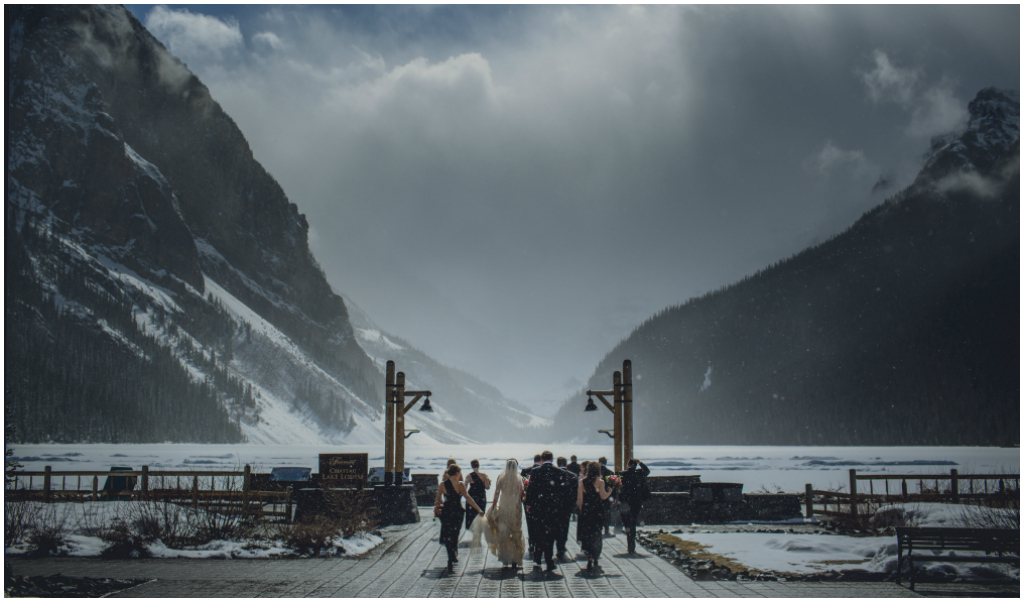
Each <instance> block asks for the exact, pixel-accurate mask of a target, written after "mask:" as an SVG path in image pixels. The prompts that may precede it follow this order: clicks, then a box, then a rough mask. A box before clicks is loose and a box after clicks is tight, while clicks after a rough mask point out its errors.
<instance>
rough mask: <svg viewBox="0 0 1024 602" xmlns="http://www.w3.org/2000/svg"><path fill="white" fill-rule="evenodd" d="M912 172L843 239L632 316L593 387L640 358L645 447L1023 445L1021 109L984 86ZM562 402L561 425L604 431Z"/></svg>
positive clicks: (1010, 96) (566, 429) (574, 403)
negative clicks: (966, 117)
mask: <svg viewBox="0 0 1024 602" xmlns="http://www.w3.org/2000/svg"><path fill="white" fill-rule="evenodd" d="M969 110H970V121H969V123H968V124H966V125H965V127H964V128H963V129H962V130H959V131H956V132H952V133H950V134H949V135H946V136H941V137H938V138H936V139H934V140H933V143H932V148H931V149H930V151H929V152H928V154H927V156H926V160H925V161H924V166H923V168H922V169H921V171H920V173H919V175H918V176H917V178H916V180H915V181H914V182H913V184H912V185H911V186H909V187H908V188H906V189H905V190H902V191H900V192H899V193H897V194H895V195H893V196H892V197H890V198H889V199H888V200H886V201H885V202H884V203H882V204H881V205H879V206H877V207H876V208H874V209H872V210H871V211H869V212H868V213H866V214H865V215H863V216H862V217H861V218H860V219H859V220H858V221H857V222H856V223H855V224H853V226H851V227H850V228H849V229H847V230H846V231H844V232H842V233H841V234H838V235H836V236H835V237H833V238H832V239H830V240H828V241H826V242H824V243H821V244H819V245H816V246H814V247H812V248H809V249H807V250H805V251H803V252H801V253H798V254H797V255H795V256H793V257H791V258H789V259H787V260H784V261H780V262H778V263H777V264H775V265H772V266H770V267H768V268H766V269H764V270H761V271H760V272H758V273H756V274H753V275H751V276H750V277H748V278H745V279H744V280H742V281H741V282H737V283H735V284H733V285H731V286H727V287H725V288H723V289H721V290H717V291H714V292H711V293H708V294H706V295H704V296H702V297H699V298H694V299H691V300H689V301H687V302H686V303H683V304H682V305H678V306H674V307H669V308H667V309H665V310H663V311H661V312H659V313H658V314H657V315H655V316H653V317H651V318H650V319H648V320H647V321H645V322H644V323H643V324H641V325H640V326H638V327H637V328H636V329H635V330H634V331H633V332H632V333H631V334H630V335H629V336H628V337H627V338H626V339H625V340H623V341H622V342H621V343H620V344H618V345H617V346H615V347H614V348H613V349H612V350H611V351H610V352H609V353H608V354H607V356H605V358H604V359H603V360H602V361H601V363H600V364H599V365H598V367H597V369H596V370H595V373H594V375H593V376H592V377H591V378H590V379H589V381H588V383H587V386H586V387H585V388H592V389H610V388H611V384H612V373H613V372H614V371H616V370H621V367H622V361H623V360H624V359H627V358H628V359H631V360H632V362H633V378H634V386H633V399H634V417H635V418H634V419H635V426H634V429H635V430H634V432H635V440H636V442H637V443H638V444H669V443H671V444H788V445H793V444H797V445H999V444H1008V443H1018V442H1019V441H1020V405H1019V399H1020V377H1019V359H1020V351H1019V349H1020V348H1019V340H1018V332H1019V311H1020V301H1019V270H1020V146H1019V138H1020V131H1019V128H1020V111H1019V96H1018V93H1017V92H1010V91H1001V90H995V89H986V90H983V91H981V92H980V93H979V94H978V95H977V97H976V98H975V99H974V100H973V101H972V102H971V103H970V105H969ZM584 401H585V395H583V393H578V394H577V395H576V396H574V397H573V398H572V399H570V400H568V401H567V402H565V404H564V405H563V406H562V408H561V409H560V410H559V412H558V414H557V415H556V417H555V424H554V427H553V430H554V432H555V433H565V434H568V435H569V436H570V437H575V438H576V440H580V441H600V440H601V438H602V437H604V435H598V434H596V433H595V430H596V429H598V428H608V427H609V426H611V414H610V413H606V412H604V411H601V412H594V413H591V414H584V413H583V403H584Z"/></svg>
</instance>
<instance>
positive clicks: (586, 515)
mask: <svg viewBox="0 0 1024 602" xmlns="http://www.w3.org/2000/svg"><path fill="white" fill-rule="evenodd" d="M586 475H587V476H586V478H584V479H581V480H580V488H579V493H578V494H577V498H576V505H577V506H578V507H579V509H580V522H579V527H578V530H577V533H578V539H579V543H580V547H581V548H583V551H584V552H585V553H586V554H587V571H588V572H591V571H593V572H599V571H600V570H601V567H600V566H598V564H597V560H598V559H599V558H600V557H601V548H602V547H604V542H603V538H602V536H601V531H602V530H603V529H604V500H606V499H608V496H609V495H611V493H612V492H611V491H610V490H608V489H607V488H606V487H605V486H604V479H603V478H601V465H600V464H598V463H597V462H592V463H590V464H589V465H587V473H586Z"/></svg>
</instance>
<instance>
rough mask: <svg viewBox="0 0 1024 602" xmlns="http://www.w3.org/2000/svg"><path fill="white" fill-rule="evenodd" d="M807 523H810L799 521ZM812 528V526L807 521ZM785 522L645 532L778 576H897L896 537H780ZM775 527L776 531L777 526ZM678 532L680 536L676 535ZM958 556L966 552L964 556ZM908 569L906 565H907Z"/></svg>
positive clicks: (912, 519) (917, 511)
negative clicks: (741, 528)
mask: <svg viewBox="0 0 1024 602" xmlns="http://www.w3.org/2000/svg"><path fill="white" fill-rule="evenodd" d="M893 512H899V513H901V514H903V515H905V517H906V518H905V520H906V521H907V524H908V526H917V527H968V526H973V525H975V524H976V523H975V520H976V518H977V517H978V516H979V515H990V516H991V515H1002V516H1008V515H1009V511H1007V510H994V509H985V508H976V507H966V506H955V505H951V504H933V503H927V504H925V503H922V504H906V505H898V506H888V507H885V508H881V509H879V513H893ZM799 522H804V521H799ZM805 524H806V523H805ZM786 526H787V525H785V524H775V525H765V524H761V525H758V527H759V530H761V531H773V532H768V533H764V532H761V533H758V532H732V531H730V532H722V531H721V530H718V529H713V528H706V527H701V526H699V525H649V526H646V527H644V528H643V529H642V530H648V531H655V532H656V531H658V530H663V531H666V532H668V533H671V534H673V535H674V536H675V537H678V538H680V539H682V540H684V541H690V542H695V543H697V544H700V545H701V546H705V547H706V549H704V550H703V551H704V552H707V553H710V554H717V555H720V556H724V557H726V558H729V559H730V560H733V561H735V562H737V563H738V564H741V565H743V566H745V567H747V568H749V569H756V570H758V571H773V572H776V573H793V574H798V575H799V574H812V573H822V572H826V571H845V570H864V571H868V572H873V573H891V572H893V571H894V570H895V569H896V552H897V545H896V537H895V535H887V536H873V537H872V536H868V537H864V536H860V537H854V536H848V535H833V534H826V533H779V532H777V531H785V530H786V529H785V527H786ZM773 527H775V528H773ZM673 532H674V533H673ZM958 554H964V552H959V553H958ZM948 555H950V553H948V552H947V553H942V554H941V555H937V557H936V560H935V562H931V563H919V564H918V566H919V567H920V566H922V565H923V566H924V568H925V569H926V570H932V571H941V572H943V573H946V574H951V575H961V576H970V577H974V578H988V579H996V578H1006V577H1012V578H1014V579H1020V569H1019V568H1016V567H1011V566H1009V565H1001V564H991V565H973V564H960V563H950V562H943V561H942V556H948ZM904 570H906V567H904Z"/></svg>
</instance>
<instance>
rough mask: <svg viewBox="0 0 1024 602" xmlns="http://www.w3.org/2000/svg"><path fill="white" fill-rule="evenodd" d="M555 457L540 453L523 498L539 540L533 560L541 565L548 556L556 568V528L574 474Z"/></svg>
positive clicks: (549, 563)
mask: <svg viewBox="0 0 1024 602" xmlns="http://www.w3.org/2000/svg"><path fill="white" fill-rule="evenodd" d="M554 459H555V455H554V454H552V453H551V452H549V451H545V452H544V453H542V454H541V465H540V466H538V467H536V468H534V469H533V470H531V471H530V486H529V487H527V488H526V498H525V499H524V500H523V505H524V506H525V507H526V513H527V515H530V516H533V520H534V527H533V530H534V536H535V537H536V539H537V543H536V545H535V546H534V557H533V561H534V562H535V563H537V567H538V568H539V567H540V564H541V561H542V559H546V560H547V570H549V571H553V570H555V555H554V547H555V528H556V527H557V526H558V523H559V518H560V515H561V513H562V511H563V509H564V508H565V504H564V499H565V493H564V491H565V488H566V487H568V486H569V485H570V482H571V481H572V475H571V474H570V473H569V472H567V471H565V470H562V469H561V468H558V467H556V466H555V465H554V463H553V460H554Z"/></svg>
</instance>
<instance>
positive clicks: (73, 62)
mask: <svg viewBox="0 0 1024 602" xmlns="http://www.w3.org/2000/svg"><path fill="white" fill-rule="evenodd" d="M5 17H6V18H5V28H6V41H7V64H6V85H7V90H6V92H7V119H6V120H5V150H6V155H7V170H6V192H7V195H6V198H7V200H6V204H5V208H6V221H5V233H6V236H5V247H6V257H5V259H6V262H5V263H6V273H5V299H6V305H5V323H7V324H8V325H12V327H11V328H9V329H8V331H7V338H6V349H7V354H6V358H5V384H6V385H7V390H8V397H7V405H8V407H12V408H14V409H15V410H16V415H17V419H16V422H17V423H18V427H19V432H18V437H19V439H21V440H23V441H46V440H62V441H89V440H94V441H165V440H175V441H190V440H192V441H199V440H202V441H237V440H249V441H253V442H261V441H266V442H289V441H293V442H299V441H302V442H311V441H330V442H347V443H369V442H376V441H380V440H381V439H382V430H381V422H382V416H381V410H382V408H383V380H384V379H383V373H382V365H383V364H382V362H375V360H374V359H371V358H370V357H369V356H368V355H367V354H366V352H364V350H363V348H362V347H361V346H360V341H359V340H358V339H357V338H356V337H355V331H354V329H353V327H352V324H351V322H350V320H349V314H348V310H347V308H346V305H345V303H344V301H343V300H342V298H341V297H340V296H339V295H337V294H335V293H334V291H333V290H332V289H331V287H330V285H329V284H328V283H327V281H326V279H325V277H324V275H323V272H322V271H321V269H320V267H319V266H318V264H317V262H316V260H315V259H314V258H313V256H312V255H311V254H310V251H309V246H308V240H307V235H308V224H307V223H306V220H305V217H304V216H302V215H301V214H300V213H299V211H298V208H297V207H296V206H295V204H293V203H291V202H290V201H289V200H288V198H287V196H286V195H285V193H284V191H282V190H281V187H280V186H279V185H278V184H277V182H276V181H275V180H274V179H273V178H272V177H271V176H270V175H269V174H268V173H267V172H266V171H265V170H264V169H263V167H262V166H261V165H260V164H259V163H258V162H256V161H255V160H254V158H253V156H252V152H251V150H250V149H249V146H248V143H247V142H246V140H245V138H244V136H243V135H242V133H241V132H240V131H239V130H238V128H237V127H236V126H235V123H234V122H233V121H232V120H231V118H230V117H229V116H228V115H226V114H225V113H224V112H223V110H222V109H221V108H220V106H219V105H218V104H217V103H216V102H215V101H214V100H213V99H212V98H211V97H210V93H209V90H207V88H206V87H205V86H204V85H203V84H202V83H201V82H200V81H199V80H198V79H197V78H196V77H195V76H194V75H192V74H191V73H190V72H189V71H188V69H187V68H186V67H185V66H184V65H183V64H182V63H181V62H180V61H179V60H178V59H176V58H175V57H174V56H172V55H171V54H170V53H168V52H167V50H166V49H165V48H164V47H163V46H162V45H161V44H160V43H159V42H158V41H157V40H156V39H155V38H153V37H152V36H151V35H150V34H149V33H148V32H147V31H146V30H145V29H144V28H143V27H142V25H141V24H140V23H138V21H136V19H135V18H134V17H133V16H132V15H131V14H130V13H129V12H128V11H126V10H125V9H124V8H123V7H97V6H8V7H6V8H5ZM378 364H380V365H378ZM436 368H437V370H439V371H443V369H442V368H441V367H436ZM453 386H455V385H453ZM456 388H458V387H457V386H456ZM439 393H441V394H442V395H443V392H439ZM498 397H500V395H498ZM504 401H506V400H503V399H489V398H488V399H483V398H481V399H475V400H474V402H475V403H478V404H483V405H485V406H488V407H491V408H492V409H495V411H496V412H497V413H498V414H505V413H507V412H506V411H504V410H502V409H501V408H502V407H503V406H504ZM467 403H468V402H467ZM451 410H452V411H453V418H452V420H451V421H449V422H450V424H448V425H447V426H445V425H439V426H438V428H437V429H435V432H434V433H432V436H433V437H435V438H436V439H437V440H441V441H445V440H456V439H461V436H455V435H454V432H456V431H465V430H466V429H465V426H466V424H465V423H464V422H462V421H460V418H459V414H460V412H459V409H458V407H457V404H456V407H452V408H451ZM507 426H508V425H507V424H496V428H499V429H500V428H505V429H506V430H507ZM449 429H450V430H449Z"/></svg>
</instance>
